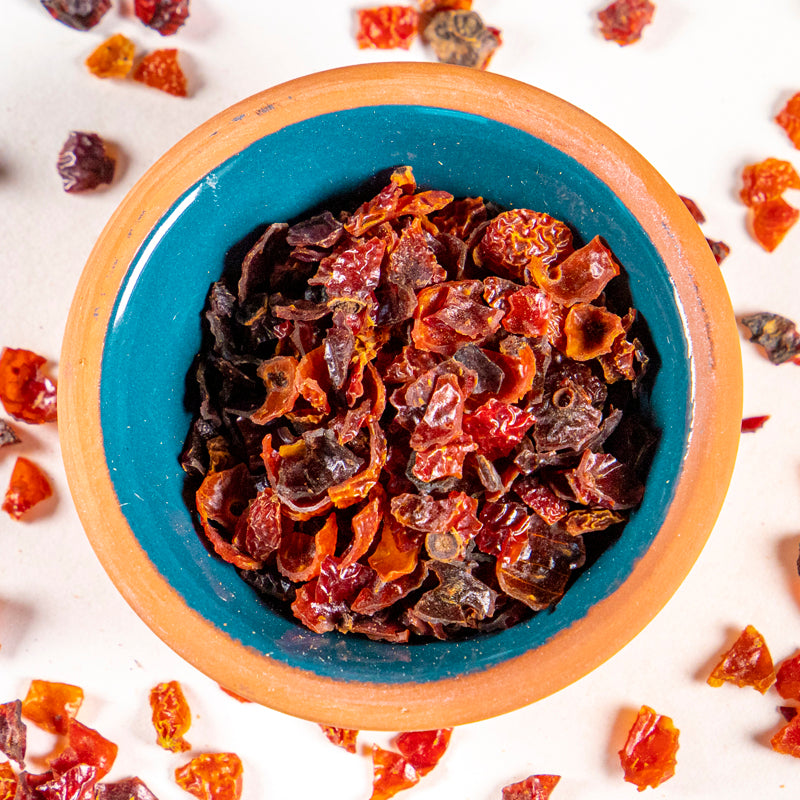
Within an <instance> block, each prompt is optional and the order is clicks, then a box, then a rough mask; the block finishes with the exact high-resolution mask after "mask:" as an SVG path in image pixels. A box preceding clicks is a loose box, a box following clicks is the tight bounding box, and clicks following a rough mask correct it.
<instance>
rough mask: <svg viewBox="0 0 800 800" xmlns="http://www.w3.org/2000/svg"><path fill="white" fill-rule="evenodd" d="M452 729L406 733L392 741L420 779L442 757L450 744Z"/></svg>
mask: <svg viewBox="0 0 800 800" xmlns="http://www.w3.org/2000/svg"><path fill="white" fill-rule="evenodd" d="M452 733H453V729H452V728H439V729H438V730H432V731H406V732H405V733H400V734H398V735H397V737H396V738H395V740H394V744H395V746H396V747H397V749H398V750H399V751H400V752H401V753H402V754H403V755H404V756H405V757H406V759H408V762H409V763H410V764H411V766H412V767H414V769H415V770H416V771H417V774H418V775H419V776H420V777H422V776H423V775H427V774H428V773H429V772H430V771H431V770H432V769H433V768H434V767H435V766H436V765H437V764H438V763H439V760H440V759H441V757H442V756H443V755H444V753H445V750H447V746H448V745H449V744H450V736H451V734H452Z"/></svg>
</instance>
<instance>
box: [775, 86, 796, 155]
mask: <svg viewBox="0 0 800 800" xmlns="http://www.w3.org/2000/svg"><path fill="white" fill-rule="evenodd" d="M775 121H776V122H777V123H778V125H780V126H781V128H783V129H784V130H785V131H786V133H787V135H788V136H789V138H790V139H791V140H792V144H794V146H795V147H797V148H800V92H798V93H797V94H795V95H793V96H792V97H790V98H789V99H788V100H787V101H786V105H785V106H784V107H783V108H782V109H781V110H780V111H779V112H778V115H777V116H776V117H775Z"/></svg>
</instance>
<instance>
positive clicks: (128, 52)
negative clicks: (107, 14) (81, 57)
mask: <svg viewBox="0 0 800 800" xmlns="http://www.w3.org/2000/svg"><path fill="white" fill-rule="evenodd" d="M135 51H136V46H135V45H134V43H133V42H132V41H131V40H130V39H128V38H127V36H123V35H122V34H121V33H115V34H114V35H113V36H110V37H109V38H108V39H106V40H105V41H104V42H103V43H102V44H101V45H99V46H98V47H97V48H96V49H95V50H94V51H93V52H92V54H91V55H90V56H89V57H88V58H87V59H86V66H87V67H88V68H89V72H91V73H92V75H95V76H97V77H98V78H124V77H125V76H126V75H127V74H128V73H129V72H130V71H131V67H133V54H134V52H135Z"/></svg>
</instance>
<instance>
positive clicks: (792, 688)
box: [775, 653, 800, 701]
mask: <svg viewBox="0 0 800 800" xmlns="http://www.w3.org/2000/svg"><path fill="white" fill-rule="evenodd" d="M775 688H776V689H777V690H778V694H779V695H780V696H781V697H782V698H783V699H784V700H798V701H800V653H796V654H795V655H793V656H792V657H791V658H787V659H786V660H785V661H782V662H781V664H780V666H779V667H778V671H777V672H776V673H775Z"/></svg>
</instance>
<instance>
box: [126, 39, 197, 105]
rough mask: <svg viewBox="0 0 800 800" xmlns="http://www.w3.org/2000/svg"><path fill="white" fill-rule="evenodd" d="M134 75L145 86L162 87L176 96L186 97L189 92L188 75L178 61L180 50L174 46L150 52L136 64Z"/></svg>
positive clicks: (163, 90) (164, 90)
mask: <svg viewBox="0 0 800 800" xmlns="http://www.w3.org/2000/svg"><path fill="white" fill-rule="evenodd" d="M132 77H133V79H134V80H135V81H138V82H139V83H143V84H145V86H150V87H152V88H153V89H160V90H161V91H162V92H166V93H167V94H171V95H174V96H175V97H186V96H187V93H188V92H187V83H186V75H185V74H184V72H183V70H182V69H181V65H180V62H179V61H178V51H177V50H176V49H174V48H167V49H164V50H153V52H152V53H148V54H147V55H146V56H145V57H144V58H143V59H142V60H141V61H140V62H139V63H138V64H137V65H136V69H134V71H133V76H132Z"/></svg>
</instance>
